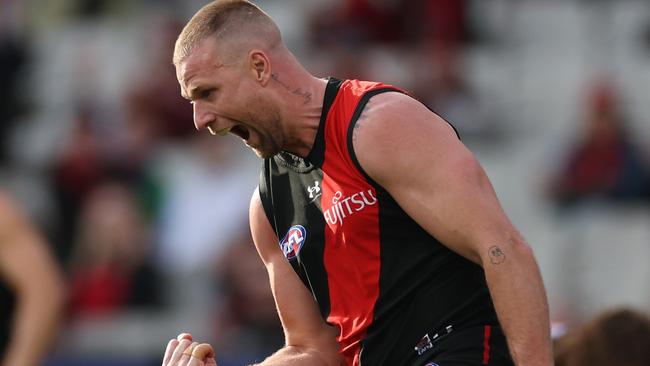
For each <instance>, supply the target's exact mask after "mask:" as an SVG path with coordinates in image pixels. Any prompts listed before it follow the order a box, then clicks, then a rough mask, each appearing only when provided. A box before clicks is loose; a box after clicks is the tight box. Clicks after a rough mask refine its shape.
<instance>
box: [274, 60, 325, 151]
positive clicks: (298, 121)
mask: <svg viewBox="0 0 650 366" xmlns="http://www.w3.org/2000/svg"><path fill="white" fill-rule="evenodd" d="M279 64H281V65H282V67H280V68H278V69H277V70H276V71H275V72H274V73H273V74H272V76H271V78H272V81H271V82H272V83H273V84H274V85H275V88H276V89H277V90H278V94H277V95H278V97H279V98H278V99H279V100H278V104H279V105H280V107H281V111H280V114H281V119H282V130H283V131H282V132H283V135H284V143H283V146H282V150H284V151H287V152H290V153H293V154H295V155H298V156H301V157H306V156H307V155H308V154H309V152H310V151H311V149H312V147H313V145H314V141H315V140H316V134H317V133H318V126H319V124H320V117H321V113H322V111H323V98H324V95H325V88H326V86H327V81H326V80H323V79H319V78H316V77H314V76H313V75H311V74H310V73H309V72H307V71H306V70H305V69H304V68H303V67H302V65H300V64H299V63H298V61H297V60H296V59H295V58H294V57H293V55H291V54H288V55H287V59H286V60H282V62H281V63H279Z"/></svg>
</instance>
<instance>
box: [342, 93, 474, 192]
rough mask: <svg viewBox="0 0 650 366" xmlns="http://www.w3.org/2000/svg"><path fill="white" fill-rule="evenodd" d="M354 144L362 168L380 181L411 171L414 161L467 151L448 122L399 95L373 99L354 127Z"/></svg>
mask: <svg viewBox="0 0 650 366" xmlns="http://www.w3.org/2000/svg"><path fill="white" fill-rule="evenodd" d="M352 145H353V149H354V154H355V155H356V157H357V159H358V160H359V163H360V164H361V166H362V169H364V170H365V171H366V173H367V174H368V175H369V176H370V177H372V178H373V179H375V180H377V181H379V182H380V181H381V180H382V176H383V174H384V173H385V172H386V171H388V172H390V171H399V170H400V167H404V168H408V167H409V166H411V163H412V162H413V160H414V159H418V158H421V157H426V158H427V160H428V161H429V163H432V162H433V163H435V161H436V160H437V159H443V158H445V155H448V153H449V152H453V151H454V150H455V149H462V148H463V146H462V143H461V142H460V140H459V139H458V135H457V134H456V132H455V130H454V129H453V127H451V125H450V124H449V123H448V122H447V121H445V120H444V119H443V118H441V117H440V116H438V115H437V114H435V113H434V112H432V111H431V110H429V109H428V108H427V107H426V106H425V105H423V104H422V103H421V102H419V101H418V100H416V99H414V98H412V97H410V96H408V95H406V94H403V93H399V92H387V93H381V94H377V95H375V96H373V97H372V98H370V100H369V101H368V103H367V104H366V106H365V108H364V109H363V112H362V113H361V114H360V115H359V118H358V119H357V121H356V123H355V125H354V128H353V131H352ZM380 183H381V182H380Z"/></svg>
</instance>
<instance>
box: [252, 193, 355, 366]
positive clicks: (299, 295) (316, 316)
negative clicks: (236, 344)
mask: <svg viewBox="0 0 650 366" xmlns="http://www.w3.org/2000/svg"><path fill="white" fill-rule="evenodd" d="M250 225H251V232H252V234H253V240H254V242H255V246H256V248H257V251H258V252H259V255H260V257H261V258H262V261H263V262H264V265H265V266H266V269H267V271H268V273H269V279H270V281H271V289H272V291H273V296H274V298H275V303H276V307H277V310H278V314H279V316H280V320H281V322H282V327H283V328H284V334H285V342H286V345H285V347H284V348H282V349H281V350H279V351H278V352H276V353H275V354H273V355H272V356H270V357H269V358H267V359H266V360H265V361H264V362H262V363H261V364H259V365H260V366H274V365H296V366H299V365H305V366H330V365H331V366H338V365H342V364H343V360H342V357H341V356H340V355H339V353H338V350H339V346H338V343H337V342H336V338H335V337H336V331H335V330H334V328H332V327H331V326H329V325H327V324H326V323H325V322H324V321H323V319H322V317H321V315H320V312H319V310H318V307H317V305H316V302H315V301H314V298H313V296H312V294H311V293H310V292H309V291H308V290H307V288H306V287H305V286H304V285H303V283H302V282H301V281H300V279H299V278H298V276H297V275H296V273H295V272H294V271H293V268H291V265H290V264H289V262H288V261H287V259H286V258H285V257H284V254H283V253H282V251H281V250H280V247H279V245H278V237H277V236H276V234H275V232H274V231H273V229H272V227H271V225H270V223H269V220H268V218H267V217H266V214H265V212H264V209H263V208H262V203H261V201H260V197H259V192H258V190H255V192H254V193H253V197H252V199H251V205H250Z"/></svg>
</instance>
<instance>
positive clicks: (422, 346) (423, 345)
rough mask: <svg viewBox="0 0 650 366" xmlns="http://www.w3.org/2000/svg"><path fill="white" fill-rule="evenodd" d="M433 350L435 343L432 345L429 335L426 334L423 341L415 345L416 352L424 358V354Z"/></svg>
mask: <svg viewBox="0 0 650 366" xmlns="http://www.w3.org/2000/svg"><path fill="white" fill-rule="evenodd" d="M432 348H433V343H431V338H429V334H425V335H424V337H422V339H420V341H419V342H418V344H416V345H415V351H416V352H417V353H418V356H422V354H423V353H424V352H426V351H428V350H430V349H432Z"/></svg>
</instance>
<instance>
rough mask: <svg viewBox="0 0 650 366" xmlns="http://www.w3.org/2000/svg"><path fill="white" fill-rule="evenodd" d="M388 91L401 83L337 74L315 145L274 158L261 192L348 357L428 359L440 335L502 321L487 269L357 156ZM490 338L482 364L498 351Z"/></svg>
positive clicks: (401, 361) (381, 361)
mask: <svg viewBox="0 0 650 366" xmlns="http://www.w3.org/2000/svg"><path fill="white" fill-rule="evenodd" d="M384 92H401V91H400V90H399V89H396V88H394V87H392V86H389V85H385V84H381V83H374V82H364V81H357V80H346V81H340V80H336V79H333V78H331V79H330V80H329V82H328V85H327V88H326V91H325V97H324V105H323V112H322V116H321V121H320V127H319V129H318V132H317V136H316V140H315V143H314V146H313V148H312V150H311V152H310V153H309V155H308V156H307V157H306V158H304V159H303V158H300V157H297V156H295V155H292V154H289V153H286V152H282V153H279V154H277V155H276V156H274V157H272V158H269V159H265V160H264V162H263V167H262V174H261V179H260V185H259V191H260V197H261V200H262V205H263V207H264V210H265V212H266V215H267V217H268V219H269V221H270V223H271V225H272V226H273V228H274V230H275V232H276V234H277V235H278V238H280V239H281V240H280V246H281V248H282V250H283V252H284V254H285V256H286V257H287V260H288V261H289V262H290V263H291V265H292V266H293V268H294V270H295V271H296V273H297V274H298V276H299V277H300V278H301V280H302V281H303V283H304V284H305V286H307V287H308V288H309V289H310V291H311V292H312V293H313V295H314V298H315V299H316V301H317V303H318V306H319V308H320V312H321V314H322V316H323V318H324V319H325V320H326V321H327V322H328V323H329V324H332V325H335V326H338V328H339V329H340V333H339V336H338V342H339V344H340V347H341V353H342V354H343V356H344V357H345V359H346V360H347V363H348V365H354V366H356V365H364V366H365V365H391V366H397V365H423V364H425V362H426V361H427V360H428V361H431V360H433V359H432V358H428V357H430V354H431V353H432V352H434V349H435V348H436V342H437V341H438V340H440V339H443V338H444V337H448V336H450V335H451V334H454V333H456V332H458V333H460V332H461V331H463V330H464V329H470V328H476V327H480V329H481V333H480V334H481V336H483V335H485V337H487V338H489V336H490V329H494V328H493V327H498V322H497V318H496V315H495V311H494V307H493V304H492V300H491V298H490V295H489V292H488V289H487V285H486V281H485V277H484V273H483V270H482V268H481V267H480V266H478V265H476V264H474V263H472V262H470V261H468V260H466V259H465V258H463V257H461V256H459V255H457V254H456V253H454V252H452V251H451V250H449V249H448V248H447V247H445V246H444V245H442V244H441V243H440V242H439V241H438V240H437V239H436V238H434V237H432V236H431V235H430V234H429V233H427V232H426V231H425V230H424V229H423V228H422V227H421V226H420V225H418V224H417V223H416V222H415V221H414V220H413V219H412V218H411V217H410V216H408V215H407V214H406V213H405V212H404V211H403V210H402V208H400V206H399V204H398V203H397V202H396V201H395V200H394V199H393V198H392V197H391V195H390V193H388V192H387V191H386V190H385V189H383V188H382V187H381V186H380V185H379V184H377V183H376V182H375V181H373V179H372V178H371V177H369V176H368V175H367V174H366V173H365V172H364V170H363V168H362V167H361V166H360V164H359V162H358V161H357V159H356V156H355V153H354V149H353V146H352V130H353V128H354V126H355V124H356V122H357V119H358V118H359V116H360V115H361V112H362V111H363V108H364V106H365V104H366V103H367V102H368V100H369V99H370V98H371V97H372V96H374V95H376V94H379V93H384ZM399 123H408V121H395V124H396V125H397V124H399ZM395 130H396V131H399V129H398V128H395ZM404 148H408V146H405V147H404ZM422 158H423V159H425V158H426V157H422ZM430 194H437V193H436V192H433V191H432V192H430ZM491 327H492V328H491ZM483 329H485V332H483ZM485 337H483V339H481V340H479V341H478V342H479V343H480V345H479V346H480V347H482V349H484V351H481V352H482V353H481V355H480V357H479V359H478V360H477V363H476V364H477V365H480V364H487V362H488V361H489V358H490V352H491V351H490V350H489V339H485ZM504 343H505V342H504ZM506 353H507V350H506ZM482 362H486V363H482ZM490 364H491V363H490Z"/></svg>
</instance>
